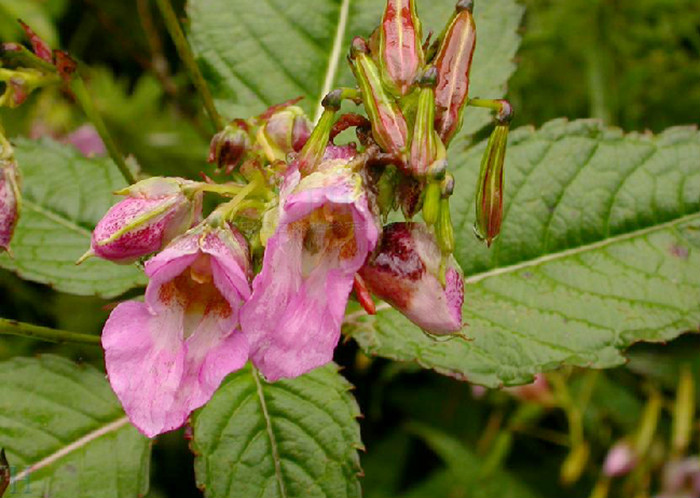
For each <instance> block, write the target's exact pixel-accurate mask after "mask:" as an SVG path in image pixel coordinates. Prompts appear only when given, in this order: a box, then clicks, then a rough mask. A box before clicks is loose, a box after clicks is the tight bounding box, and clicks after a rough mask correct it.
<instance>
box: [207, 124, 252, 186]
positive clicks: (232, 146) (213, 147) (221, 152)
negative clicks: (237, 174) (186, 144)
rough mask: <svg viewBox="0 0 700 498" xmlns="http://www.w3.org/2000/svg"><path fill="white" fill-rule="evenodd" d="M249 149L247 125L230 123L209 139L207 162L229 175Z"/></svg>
mask: <svg viewBox="0 0 700 498" xmlns="http://www.w3.org/2000/svg"><path fill="white" fill-rule="evenodd" d="M249 149H250V138H249V137H248V125H247V124H246V123H245V122H244V121H240V120H236V121H232V122H231V123H229V124H227V125H226V127H225V128H224V129H223V130H221V131H220V132H219V133H217V134H216V135H214V137H213V138H212V139H211V144H210V146H209V157H208V158H207V161H208V162H209V163H212V164H216V166H217V167H218V168H221V169H224V170H225V171H226V172H227V173H230V172H232V171H233V170H234V169H236V168H237V167H238V166H239V164H240V163H241V160H242V159H243V156H244V155H245V153H246V152H247V151H248V150H249Z"/></svg>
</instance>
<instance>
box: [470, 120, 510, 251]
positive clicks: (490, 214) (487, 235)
mask: <svg viewBox="0 0 700 498" xmlns="http://www.w3.org/2000/svg"><path fill="white" fill-rule="evenodd" d="M507 140H508V125H497V126H496V128H495V129H494V130H493V132H492V133H491V136H490V137H489V141H488V144H487V145H486V150H485V151H484V156H483V158H482V159H481V171H480V173H479V181H478V184H477V186H476V222H475V223H474V231H475V233H476V235H477V237H479V238H480V239H481V240H485V241H486V244H487V245H488V246H491V244H492V242H493V240H494V239H495V238H496V237H497V236H498V234H499V233H500V232H501V222H502V220H503V163H504V161H505V156H506V145H507Z"/></svg>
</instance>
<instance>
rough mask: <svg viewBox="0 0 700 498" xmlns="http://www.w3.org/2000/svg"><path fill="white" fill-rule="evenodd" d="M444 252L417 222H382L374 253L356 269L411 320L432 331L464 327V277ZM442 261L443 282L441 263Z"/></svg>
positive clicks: (376, 290) (372, 287)
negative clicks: (363, 264)
mask: <svg viewBox="0 0 700 498" xmlns="http://www.w3.org/2000/svg"><path fill="white" fill-rule="evenodd" d="M443 258H444V256H443V255H442V252H441V250H440V247H439V246H438V244H437V241H436V240H435V236H434V235H433V234H432V233H431V232H430V231H429V230H428V228H427V227H426V226H425V225H422V224H420V223H410V222H407V223H393V224H391V225H388V226H386V227H384V232H383V234H382V239H381V242H380V244H379V248H378V250H377V252H376V253H375V254H374V255H373V257H372V259H371V260H370V261H368V262H367V264H366V265H365V266H363V267H362V269H361V270H360V271H359V273H360V276H361V277H362V278H363V279H364V281H365V284H366V285H367V287H368V288H369V290H370V291H371V292H372V293H373V294H374V295H376V296H377V297H379V298H381V299H383V300H385V301H386V302H388V303H389V304H391V305H392V306H393V307H394V308H396V309H397V310H399V311H400V312H401V313H403V314H404V315H406V317H407V318H408V319H409V320H411V321H412V322H413V323H415V324H416V325H418V326H419V327H420V328H422V329H423V330H425V331H427V332H430V333H433V334H449V333H451V332H457V331H459V330H460V329H461V328H462V304H463V302H464V279H463V275H462V270H461V269H460V267H459V265H458V264H457V262H456V261H455V259H454V258H453V257H452V256H451V255H450V256H448V257H447V258H446V260H443ZM442 261H445V265H446V268H445V284H444V285H443V284H442V283H441V282H440V278H439V275H440V265H441V262H442Z"/></svg>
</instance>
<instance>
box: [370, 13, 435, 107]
mask: <svg viewBox="0 0 700 498" xmlns="http://www.w3.org/2000/svg"><path fill="white" fill-rule="evenodd" d="M423 61H424V56H423V47H422V45H421V24H420V19H418V15H417V14H416V7H415V2H414V1H413V0H387V2H386V9H385V10H384V15H383V16H382V24H381V25H380V27H379V62H380V68H381V74H382V78H383V79H384V82H385V83H386V84H387V86H388V87H389V88H390V89H391V90H392V91H394V92H396V93H398V94H400V95H406V94H407V93H409V92H410V90H411V86H412V84H413V80H414V79H415V77H416V75H417V74H418V71H419V70H420V68H421V66H422V65H423Z"/></svg>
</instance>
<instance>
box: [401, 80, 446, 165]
mask: <svg viewBox="0 0 700 498" xmlns="http://www.w3.org/2000/svg"><path fill="white" fill-rule="evenodd" d="M434 69H435V68H430V70H428V71H426V75H425V76H426V77H427V78H429V79H430V78H431V77H432V76H433V75H434V72H435V71H434ZM434 96H435V92H434V90H433V89H432V88H431V87H430V86H425V87H423V88H421V89H420V93H419V96H418V106H417V109H416V118H415V122H414V125H413V136H412V138H411V157H410V159H409V162H408V169H409V172H410V174H412V175H414V176H416V177H418V178H420V177H423V176H425V175H426V174H428V172H429V171H430V169H431V166H432V165H433V164H434V163H438V164H439V165H441V166H442V163H443V162H444V161H445V158H446V156H447V153H446V151H445V146H444V145H443V143H442V140H441V139H440V136H439V135H438V134H437V133H436V132H435V128H434V121H435V100H434ZM433 169H434V168H433ZM443 170H444V168H443Z"/></svg>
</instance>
